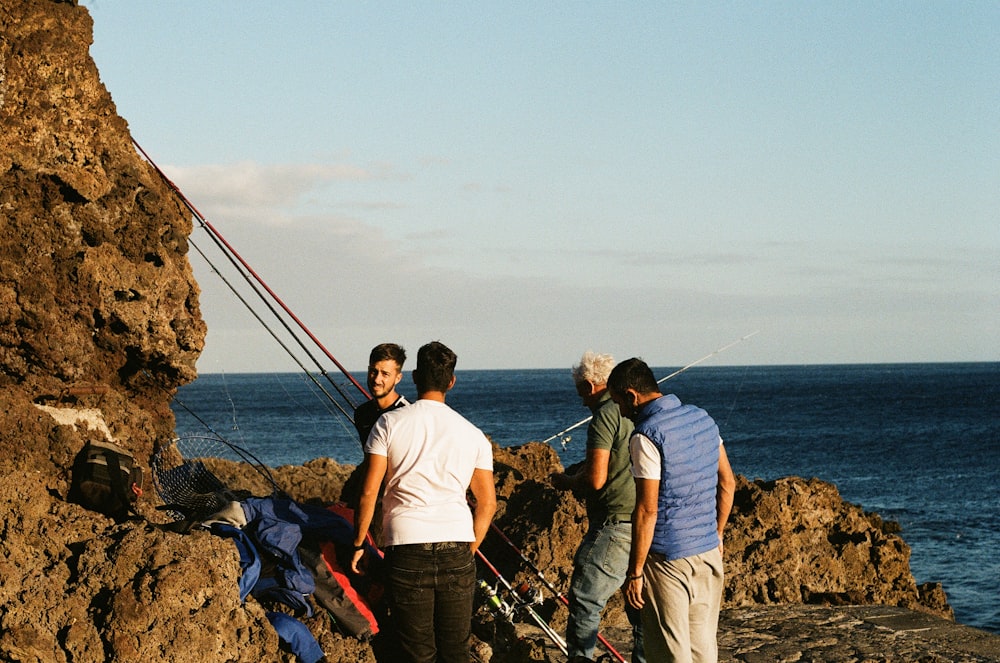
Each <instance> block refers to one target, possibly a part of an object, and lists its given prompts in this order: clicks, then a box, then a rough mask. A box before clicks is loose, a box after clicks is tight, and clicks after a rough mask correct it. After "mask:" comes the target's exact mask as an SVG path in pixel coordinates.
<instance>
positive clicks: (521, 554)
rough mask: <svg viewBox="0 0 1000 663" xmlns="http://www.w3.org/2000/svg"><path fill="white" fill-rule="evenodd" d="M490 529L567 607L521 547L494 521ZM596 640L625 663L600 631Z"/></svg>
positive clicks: (555, 588)
mask: <svg viewBox="0 0 1000 663" xmlns="http://www.w3.org/2000/svg"><path fill="white" fill-rule="evenodd" d="M490 529H491V530H492V531H493V532H495V533H496V534H497V535H498V536H499V537H500V538H501V539H502V540H503V541H504V543H506V544H507V545H508V546H510V548H511V550H513V551H514V552H515V553H517V555H518V556H519V557H520V558H521V561H522V562H524V563H525V564H527V565H528V568H530V569H531V571H532V572H533V573H534V574H535V576H536V577H537V578H538V579H539V580H541V581H542V584H543V585H544V586H545V588H546V589H548V590H549V591H550V592H552V594H553V596H555V597H556V599H558V600H559V602H560V603H562V604H563V605H564V606H566V607H567V608H568V607H569V599H568V598H566V595H565V594H563V593H562V592H561V591H559V588H558V587H556V586H555V585H553V584H552V583H551V582H550V581H549V579H548V578H546V577H545V574H544V573H542V570H541V569H540V568H538V567H537V566H535V563H534V562H532V561H531V559H530V558H529V557H528V556H527V555H525V554H524V552H522V551H521V549H520V548H518V547H517V545H516V544H515V543H514V542H513V541H511V540H510V539H509V538H508V537H507V535H506V534H504V533H503V532H502V531H501V530H500V528H499V527H497V526H496V523H492V522H491V523H490ZM597 641H598V642H600V643H601V645H603V646H604V648H605V649H607V650H608V653H610V654H611V655H612V656H614V657H615V658H616V659H618V660H619V661H621V663H625V657H624V656H622V655H621V653H620V652H619V651H618V650H617V649H615V648H614V646H612V644H611V643H610V642H608V641H607V640H606V639H605V637H604V636H603V635H601V634H600V633H598V634H597Z"/></svg>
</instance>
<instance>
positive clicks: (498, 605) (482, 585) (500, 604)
mask: <svg viewBox="0 0 1000 663" xmlns="http://www.w3.org/2000/svg"><path fill="white" fill-rule="evenodd" d="M479 591H480V592H481V593H482V594H483V599H484V600H485V601H486V607H487V608H488V609H489V611H490V612H492V613H493V614H495V615H497V616H499V617H502V618H504V619H506V620H512V619H513V618H514V608H513V607H512V606H510V605H509V604H508V603H507V602H506V601H504V600H503V599H502V598H500V595H499V594H497V590H496V589H494V588H493V587H490V585H489V583H488V582H486V581H485V580H482V579H480V580H479Z"/></svg>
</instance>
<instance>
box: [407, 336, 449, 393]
mask: <svg viewBox="0 0 1000 663" xmlns="http://www.w3.org/2000/svg"><path fill="white" fill-rule="evenodd" d="M457 363H458V356H457V355H456V354H455V353H454V352H452V351H451V350H450V349H449V348H448V346H446V345H445V344H444V343H441V342H440V341H431V342H430V343H428V344H426V345H424V346H422V347H421V348H420V349H419V350H418V351H417V368H416V369H414V371H413V384H415V385H416V386H417V393H421V394H422V393H425V392H428V391H441V392H445V391H448V389H449V388H450V387H451V379H452V378H453V377H455V365H456V364H457Z"/></svg>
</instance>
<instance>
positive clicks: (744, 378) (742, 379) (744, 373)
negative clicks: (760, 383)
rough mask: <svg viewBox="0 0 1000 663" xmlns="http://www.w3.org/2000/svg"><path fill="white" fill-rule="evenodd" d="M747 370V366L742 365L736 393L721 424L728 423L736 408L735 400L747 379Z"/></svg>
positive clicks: (737, 398) (726, 424) (748, 369)
mask: <svg viewBox="0 0 1000 663" xmlns="http://www.w3.org/2000/svg"><path fill="white" fill-rule="evenodd" d="M749 371H750V367H749V366H744V367H743V377H742V378H741V379H740V386H739V387H737V388H736V394H735V395H734V396H733V403H732V405H730V406H729V411H728V412H727V413H726V420H725V421H724V422H722V425H723V426H728V425H729V417H731V416H733V410H735V409H736V401H737V400H739V397H740V392H741V391H743V384H744V383H745V382H746V381H747V373H748V372H749Z"/></svg>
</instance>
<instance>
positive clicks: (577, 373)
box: [573, 350, 615, 384]
mask: <svg viewBox="0 0 1000 663" xmlns="http://www.w3.org/2000/svg"><path fill="white" fill-rule="evenodd" d="M614 367H615V358H614V357H612V356H611V355H607V354H598V353H597V352H593V351H592V350H587V351H586V352H584V353H583V357H581V358H580V363H579V364H577V365H576V366H574V367H573V381H574V382H590V383H591V384H606V383H607V381H608V376H609V375H611V369H613V368H614Z"/></svg>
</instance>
